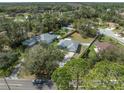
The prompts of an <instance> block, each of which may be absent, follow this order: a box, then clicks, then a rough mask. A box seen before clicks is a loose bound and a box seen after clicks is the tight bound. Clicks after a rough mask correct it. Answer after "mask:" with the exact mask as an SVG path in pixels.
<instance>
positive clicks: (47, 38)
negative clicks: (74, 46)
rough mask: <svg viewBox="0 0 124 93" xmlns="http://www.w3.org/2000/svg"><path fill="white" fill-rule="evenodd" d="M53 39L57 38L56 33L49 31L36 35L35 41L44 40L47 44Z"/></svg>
mask: <svg viewBox="0 0 124 93" xmlns="http://www.w3.org/2000/svg"><path fill="white" fill-rule="evenodd" d="M55 39H57V35H54V34H49V33H45V34H41V35H40V36H39V37H37V41H39V42H44V43H47V44H50V43H52V42H53V41H54V40H55Z"/></svg>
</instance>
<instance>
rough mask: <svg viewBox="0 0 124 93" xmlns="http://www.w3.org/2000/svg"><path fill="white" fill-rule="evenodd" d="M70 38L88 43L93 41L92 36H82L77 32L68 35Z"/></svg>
mask: <svg viewBox="0 0 124 93" xmlns="http://www.w3.org/2000/svg"><path fill="white" fill-rule="evenodd" d="M70 37H71V38H72V40H75V41H78V42H84V43H89V42H91V41H93V38H83V37H81V35H80V34H79V33H74V34H72V35H71V36H70Z"/></svg>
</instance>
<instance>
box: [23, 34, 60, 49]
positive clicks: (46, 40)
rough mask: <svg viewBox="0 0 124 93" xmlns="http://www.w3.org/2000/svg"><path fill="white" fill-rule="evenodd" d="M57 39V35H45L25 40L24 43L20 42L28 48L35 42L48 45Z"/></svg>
mask: <svg viewBox="0 0 124 93" xmlns="http://www.w3.org/2000/svg"><path fill="white" fill-rule="evenodd" d="M57 37H58V36H57V35H54V34H49V33H45V34H41V35H39V36H34V37H32V38H30V39H28V40H25V41H24V42H22V44H23V45H24V46H29V47H30V46H33V45H35V44H36V43H37V42H44V43H46V44H50V43H52V42H53V40H55V39H57Z"/></svg>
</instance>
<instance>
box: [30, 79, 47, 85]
mask: <svg viewBox="0 0 124 93" xmlns="http://www.w3.org/2000/svg"><path fill="white" fill-rule="evenodd" d="M47 82H48V81H47V80H45V79H35V80H32V83H33V85H39V84H44V83H47Z"/></svg>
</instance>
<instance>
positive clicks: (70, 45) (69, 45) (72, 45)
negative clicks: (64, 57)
mask: <svg viewBox="0 0 124 93" xmlns="http://www.w3.org/2000/svg"><path fill="white" fill-rule="evenodd" d="M58 45H59V46H60V47H62V48H66V49H67V50H68V51H69V52H75V53H76V52H77V49H78V47H79V43H78V42H75V41H73V40H71V39H69V38H66V39H63V40H61V41H60V42H59V43H58Z"/></svg>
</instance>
